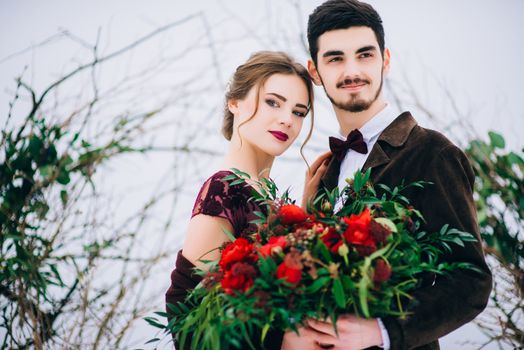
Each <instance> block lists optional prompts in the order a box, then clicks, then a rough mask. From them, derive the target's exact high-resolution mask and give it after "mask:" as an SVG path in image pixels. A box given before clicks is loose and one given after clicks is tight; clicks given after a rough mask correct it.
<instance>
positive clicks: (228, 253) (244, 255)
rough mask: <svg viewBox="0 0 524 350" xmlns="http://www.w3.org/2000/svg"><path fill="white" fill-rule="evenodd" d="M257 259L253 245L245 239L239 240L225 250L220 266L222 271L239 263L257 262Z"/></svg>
mask: <svg viewBox="0 0 524 350" xmlns="http://www.w3.org/2000/svg"><path fill="white" fill-rule="evenodd" d="M257 259H258V257H257V255H256V254H255V253H254V251H253V244H251V243H249V242H248V240H247V239H245V238H237V239H236V240H235V241H234V242H231V243H229V244H228V245H227V246H226V247H225V248H224V250H223V251H222V255H221V257H220V262H219V263H218V264H219V265H220V267H221V268H222V269H224V270H227V269H228V268H229V267H230V266H231V265H232V264H233V263H235V262H237V261H245V262H256V261H257Z"/></svg>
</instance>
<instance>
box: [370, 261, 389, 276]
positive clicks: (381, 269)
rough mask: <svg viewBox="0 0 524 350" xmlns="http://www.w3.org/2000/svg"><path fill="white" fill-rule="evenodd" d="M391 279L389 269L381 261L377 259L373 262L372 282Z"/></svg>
mask: <svg viewBox="0 0 524 350" xmlns="http://www.w3.org/2000/svg"><path fill="white" fill-rule="evenodd" d="M390 277H391V267H390V266H389V265H388V263H387V262H385V261H384V260H383V259H377V260H376V262H375V271H374V272H373V281H374V282H385V281H387V280H389V278H390Z"/></svg>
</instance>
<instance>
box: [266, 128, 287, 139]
mask: <svg viewBox="0 0 524 350" xmlns="http://www.w3.org/2000/svg"><path fill="white" fill-rule="evenodd" d="M269 132H270V133H271V135H273V136H275V138H276V139H278V140H280V141H287V139H288V138H289V136H287V134H286V133H283V132H281V131H272V130H270V131H269Z"/></svg>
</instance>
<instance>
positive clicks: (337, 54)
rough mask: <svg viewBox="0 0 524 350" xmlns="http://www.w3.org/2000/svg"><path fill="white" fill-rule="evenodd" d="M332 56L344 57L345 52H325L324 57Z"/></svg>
mask: <svg viewBox="0 0 524 350" xmlns="http://www.w3.org/2000/svg"><path fill="white" fill-rule="evenodd" d="M331 56H344V52H343V51H340V50H329V51H326V52H324V54H323V55H322V57H331Z"/></svg>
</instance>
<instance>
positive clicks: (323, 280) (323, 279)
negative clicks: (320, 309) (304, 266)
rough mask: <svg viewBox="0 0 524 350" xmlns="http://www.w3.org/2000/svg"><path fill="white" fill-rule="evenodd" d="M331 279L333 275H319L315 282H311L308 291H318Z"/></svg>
mask: <svg viewBox="0 0 524 350" xmlns="http://www.w3.org/2000/svg"><path fill="white" fill-rule="evenodd" d="M330 280H331V277H319V278H317V279H316V280H315V282H313V283H311V284H310V285H309V286H308V287H307V288H306V292H307V293H316V292H317V291H319V290H320V289H321V288H322V287H324V286H326V285H327V284H328V282H329V281H330Z"/></svg>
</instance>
